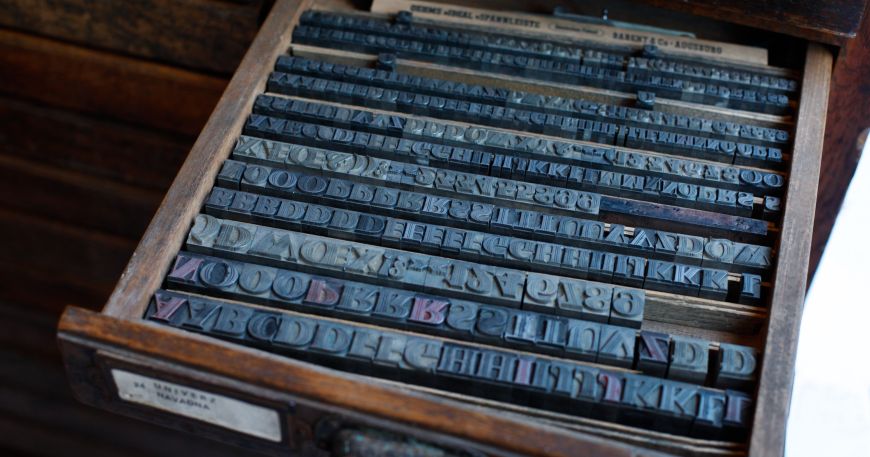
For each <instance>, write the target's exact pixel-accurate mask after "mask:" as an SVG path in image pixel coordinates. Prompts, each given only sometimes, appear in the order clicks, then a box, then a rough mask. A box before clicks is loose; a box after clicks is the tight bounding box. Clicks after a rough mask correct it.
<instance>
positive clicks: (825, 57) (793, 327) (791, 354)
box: [749, 44, 833, 457]
mask: <svg viewBox="0 0 870 457" xmlns="http://www.w3.org/2000/svg"><path fill="white" fill-rule="evenodd" d="M832 67H833V56H832V55H831V52H830V51H829V50H828V49H827V48H825V47H823V46H821V45H818V44H810V45H809V47H808V49H807V62H806V66H805V67H804V79H803V84H802V86H803V87H804V91H803V95H802V97H801V98H802V100H801V109H800V112H799V113H798V118H797V125H796V132H797V133H796V137H795V145H796V146H795V148H794V151H793V153H794V154H793V157H794V162H793V163H792V168H791V173H790V179H789V185H788V194H787V195H788V199H787V201H786V206H785V211H784V213H783V225H782V226H783V230H782V233H781V235H780V240H779V247H780V249H779V262H778V264H777V271H776V275H775V277H774V284H776V285H775V286H774V290H773V297H772V300H771V305H770V317H769V320H768V324H767V332H766V340H765V343H764V348H765V349H764V351H765V353H766V354H767V356H764V357H763V359H764V360H763V362H762V367H761V370H762V371H761V380H760V383H759V388H758V397H757V403H756V409H755V428H754V430H753V433H752V438H751V441H750V448H749V450H750V453H751V455H753V457H755V456H759V457H774V456H780V455H782V454H783V452H784V450H785V427H786V421H785V420H783V418H786V417H788V410H789V404H790V402H791V391H792V383H793V382H794V362H795V356H796V351H797V341H798V331H799V330H800V321H801V320H800V316H801V313H802V312H803V302H804V291H805V288H806V281H807V280H806V275H807V266H808V264H809V260H810V248H811V243H812V230H813V228H812V224H813V216H814V210H815V207H816V192H817V189H816V184H817V183H818V180H819V168H820V165H821V158H822V143H823V141H824V126H825V114H826V112H827V108H826V107H827V104H828V86H829V84H830V81H831V71H832Z"/></svg>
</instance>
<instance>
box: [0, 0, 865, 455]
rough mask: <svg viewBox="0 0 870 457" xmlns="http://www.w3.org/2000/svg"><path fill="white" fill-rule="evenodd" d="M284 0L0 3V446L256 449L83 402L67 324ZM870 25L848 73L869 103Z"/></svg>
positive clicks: (844, 70)
mask: <svg viewBox="0 0 870 457" xmlns="http://www.w3.org/2000/svg"><path fill="white" fill-rule="evenodd" d="M269 6H270V2H269V0H138V1H129V2H128V1H121V0H90V1H88V0H3V1H0V240H2V246H0V455H10V456H16V455H21V456H43V455H64V456H76V455H88V456H95V455H106V456H115V455H129V456H146V455H155V456H156V455H182V454H184V453H191V452H193V453H195V454H192V455H203V454H208V455H244V453H243V452H240V451H239V450H235V449H225V448H221V447H220V446H218V445H216V444H214V443H212V442H208V441H204V440H200V439H196V438H192V437H189V436H185V435H182V434H180V433H176V432H172V431H169V430H164V429H161V428H157V427H153V426H148V425H146V424H143V423H140V422H137V421H133V420H128V419H122V418H118V417H115V416H112V415H109V414H107V413H103V412H101V411H97V410H93V409H90V408H87V407H85V406H82V405H80V404H78V403H77V402H76V401H75V400H74V399H73V398H72V397H71V395H70V393H69V390H68V388H67V385H66V379H65V376H64V373H63V369H62V367H61V364H60V358H59V354H58V351H57V347H56V344H55V340H54V332H55V325H56V321H57V316H58V314H59V312H60V311H61V310H62V309H63V307H64V306H66V305H77V306H83V307H86V308H91V309H99V308H100V307H101V306H102V305H103V303H104V302H105V300H106V298H107V296H108V294H109V292H110V291H111V289H112V287H113V285H114V283H115V281H116V280H117V279H118V277H119V276H120V275H121V271H122V268H123V266H124V265H125V264H126V262H127V260H128V257H129V256H130V254H131V253H132V251H133V249H134V247H135V245H136V243H137V241H138V239H139V237H140V236H141V234H142V232H143V231H144V229H145V227H146V225H147V224H148V222H149V220H150V219H151V216H152V214H153V212H154V210H155V209H156V208H157V206H158V205H159V203H160V201H161V199H162V196H163V193H164V192H165V190H166V189H167V187H168V186H169V184H170V182H171V180H172V178H173V177H174V175H175V173H176V171H177V169H178V167H179V166H180V164H181V162H182V161H183V160H184V158H185V155H186V154H187V151H188V149H189V148H190V147H191V145H192V144H193V141H194V139H195V138H196V135H197V133H198V132H199V130H200V129H201V127H202V125H203V124H204V122H205V120H206V119H207V117H208V115H209V113H210V112H211V110H212V108H213V107H214V104H215V103H216V102H217V99H218V97H219V96H220V94H221V92H222V91H223V88H224V86H225V85H226V83H227V81H228V79H229V76H230V75H231V74H232V72H233V71H234V70H235V67H236V65H237V64H238V62H239V61H240V59H241V57H242V55H243V53H244V52H245V49H246V48H247V46H248V45H249V43H250V41H251V40H252V39H253V37H254V35H255V33H256V31H257V28H258V26H259V24H260V21H261V20H262V19H263V18H264V17H265V13H266V12H267V11H268V8H269ZM865 22H866V20H865ZM861 33H862V37H860V38H859V39H858V40H856V41H855V43H858V44H855V45H853V46H852V47H850V48H848V53H849V54H847V55H849V56H850V57H851V56H857V57H855V58H854V63H852V64H848V65H846V64H838V68H837V73H835V76H834V81H835V85H836V87H837V90H838V91H841V90H842V91H854V90H855V88H856V87H857V88H860V91H861V93H862V94H863V98H862V100H867V97H868V96H867V95H866V92H867V88H866V87H865V86H866V77H865V75H866V74H867V70H868V69H867V65H868V63H867V62H868V61H870V60H868V59H867V58H866V56H867V49H868V39H870V30H868V27H867V26H866V24H865V26H864V28H863V30H862V32H861ZM859 40H860V41H859ZM853 48H854V50H853ZM862 82H863V83H864V84H863V85H862ZM850 99H851V98H850V97H849V96H845V98H842V97H841V98H838V95H837V93H836V92H835V94H834V95H833V97H832V99H831V101H832V107H831V112H830V114H829V116H828V119H829V120H830V121H829V122H831V123H832V124H829V127H828V142H827V144H826V150H825V159H826V167H829V169H830V170H834V171H832V172H831V174H828V173H824V172H823V178H822V179H823V181H822V183H823V185H822V195H821V196H820V199H819V205H820V208H819V216H820V218H819V220H820V221H821V224H822V226H823V230H820V231H819V232H818V233H817V237H816V242H817V247H821V246H823V245H824V240H825V239H826V238H827V228H828V225H829V223H830V221H832V220H833V215H834V214H835V211H833V210H834V209H835V208H837V207H838V205H839V201H840V199H841V198H842V190H843V189H845V183H846V182H847V179H848V177H850V176H851V172H852V168H850V166H851V167H854V161H855V160H856V159H855V153H854V151H853V149H854V147H853V142H854V137H855V136H856V135H857V131H859V130H860V129H862V128H864V125H863V124H864V123H866V119H867V110H868V108H867V107H868V106H870V104H868V103H860V104H859V103H845V102H844V101H843V100H850ZM861 117H862V118H861ZM859 118H860V119H859ZM833 173H835V174H833ZM818 252H820V249H817V250H816V254H818Z"/></svg>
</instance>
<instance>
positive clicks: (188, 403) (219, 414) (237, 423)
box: [112, 369, 281, 443]
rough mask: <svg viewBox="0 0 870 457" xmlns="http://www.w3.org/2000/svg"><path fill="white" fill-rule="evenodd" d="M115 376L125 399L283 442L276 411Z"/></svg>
mask: <svg viewBox="0 0 870 457" xmlns="http://www.w3.org/2000/svg"><path fill="white" fill-rule="evenodd" d="M112 377H113V378H114V379H115V386H117V388H118V396H119V397H120V398H121V399H122V400H125V401H129V402H131V403H137V404H140V405H145V406H150V407H152V408H156V409H160V410H163V411H168V412H171V413H175V414H178V415H181V416H185V417H190V418H193V419H198V420H201V421H203V422H208V423H209V424H214V425H217V426H220V427H224V428H226V429H229V430H233V431H235V432H239V433H244V434H247V435H251V436H256V437H257V438H262V439H264V440H269V441H273V442H276V443H277V442H280V441H281V420H280V417H279V415H278V412H277V411H275V410H272V409H268V408H264V407H262V406H258V405H253V404H251V403H247V402H243V401H239V400H235V399H232V398H229V397H226V396H223V395H218V394H214V393H211V392H206V391H204V390H200V389H194V388H193V387H187V386H182V385H180V384H175V383H172V382H168V381H163V380H160V379H156V378H152V377H149V376H143V375H140V374H136V373H130V372H128V371H124V370H118V369H113V370H112Z"/></svg>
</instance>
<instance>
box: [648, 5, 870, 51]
mask: <svg viewBox="0 0 870 457" xmlns="http://www.w3.org/2000/svg"><path fill="white" fill-rule="evenodd" d="M641 1H642V2H644V3H648V4H650V5H653V6H656V7H659V8H665V9H670V10H675V11H682V12H686V13H689V14H695V15H699V16H706V17H710V18H715V19H723V20H727V21H728V22H733V23H735V24H741V25H745V26H749V27H755V28H759V29H765V30H774V31H776V32H779V33H784V34H786V35H791V36H794V37H798V38H803V39H806V40H812V41H818V42H821V43H826V44H832V45H836V46H842V45H844V44H845V43H846V41H847V40H849V39H850V38H853V37H854V36H855V34H856V32H857V29H858V24H860V23H861V18H862V17H863V14H866V12H865V13H863V14H859V15H858V17H857V18H855V22H854V26H853V27H850V28H849V29H846V30H838V29H835V28H832V27H818V26H815V25H813V23H809V22H806V20H805V17H800V16H794V15H788V16H787V18H796V19H797V20H794V21H789V20H787V18H782V17H776V16H774V15H772V14H770V15H769V14H763V13H762V12H761V11H758V12H756V14H746V11H744V10H742V9H740V8H738V7H734V6H730V5H728V3H729V2H700V3H699V2H690V1H686V0H684V1H681V2H674V1H671V0H641ZM704 3H706V4H704ZM758 3H765V2H758ZM819 3H824V2H819Z"/></svg>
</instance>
